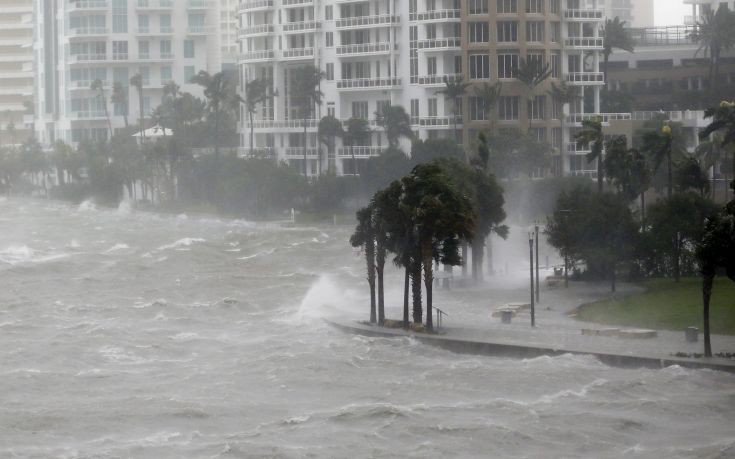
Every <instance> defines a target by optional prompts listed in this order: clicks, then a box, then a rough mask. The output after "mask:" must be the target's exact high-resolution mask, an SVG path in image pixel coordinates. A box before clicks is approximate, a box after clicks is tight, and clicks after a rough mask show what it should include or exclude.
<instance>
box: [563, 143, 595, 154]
mask: <svg viewBox="0 0 735 459" xmlns="http://www.w3.org/2000/svg"><path fill="white" fill-rule="evenodd" d="M591 152H592V150H591V147H590V146H589V145H587V146H586V147H585V146H584V145H582V144H579V143H577V142H568V143H567V153H570V154H577V155H586V154H588V153H591Z"/></svg>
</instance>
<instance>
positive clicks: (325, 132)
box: [318, 115, 345, 173]
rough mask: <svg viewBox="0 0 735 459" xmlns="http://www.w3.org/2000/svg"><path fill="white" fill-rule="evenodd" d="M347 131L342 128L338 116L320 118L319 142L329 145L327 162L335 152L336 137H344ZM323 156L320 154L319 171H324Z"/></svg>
mask: <svg viewBox="0 0 735 459" xmlns="http://www.w3.org/2000/svg"><path fill="white" fill-rule="evenodd" d="M344 133H345V131H344V129H343V128H342V122H341V121H340V120H338V119H337V118H335V117H333V116H331V115H329V116H325V117H322V119H320V120H319V129H318V135H319V142H321V143H323V144H324V145H326V146H327V163H328V164H331V163H329V158H331V157H332V155H333V154H334V147H335V139H336V138H337V137H342V136H343V135H344ZM321 157H322V155H321V154H319V162H320V164H319V172H320V173H321V171H322V166H321ZM328 169H330V170H331V166H328Z"/></svg>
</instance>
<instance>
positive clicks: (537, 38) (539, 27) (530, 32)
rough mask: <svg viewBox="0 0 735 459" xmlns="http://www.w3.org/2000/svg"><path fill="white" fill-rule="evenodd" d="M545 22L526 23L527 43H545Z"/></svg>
mask: <svg viewBox="0 0 735 459" xmlns="http://www.w3.org/2000/svg"><path fill="white" fill-rule="evenodd" d="M545 25H546V24H545V23H544V22H543V21H528V22H526V41H527V42H535V43H543V42H544V26H545Z"/></svg>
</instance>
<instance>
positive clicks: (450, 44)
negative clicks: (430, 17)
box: [416, 37, 462, 51]
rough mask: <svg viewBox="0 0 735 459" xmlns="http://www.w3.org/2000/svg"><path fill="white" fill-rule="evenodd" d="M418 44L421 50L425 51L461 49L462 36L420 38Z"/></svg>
mask: <svg viewBox="0 0 735 459" xmlns="http://www.w3.org/2000/svg"><path fill="white" fill-rule="evenodd" d="M416 45H417V47H418V49H419V50H424V51H459V50H461V47H462V39H461V38H460V37H448V38H428V39H425V40H418V41H417V42H416Z"/></svg>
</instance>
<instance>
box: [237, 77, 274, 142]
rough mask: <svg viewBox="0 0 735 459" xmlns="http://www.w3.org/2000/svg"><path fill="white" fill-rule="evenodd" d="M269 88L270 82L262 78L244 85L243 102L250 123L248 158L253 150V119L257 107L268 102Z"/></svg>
mask: <svg viewBox="0 0 735 459" xmlns="http://www.w3.org/2000/svg"><path fill="white" fill-rule="evenodd" d="M270 87H271V82H270V81H269V80H267V79H264V78H256V79H254V80H251V81H249V82H247V84H246V85H245V98H244V99H243V101H244V103H245V111H246V112H247V114H248V119H249V121H250V156H253V153H254V149H255V124H254V123H253V117H254V116H255V113H256V112H257V110H258V105H260V104H263V103H265V102H266V101H267V100H268V89H269V88H270Z"/></svg>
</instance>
